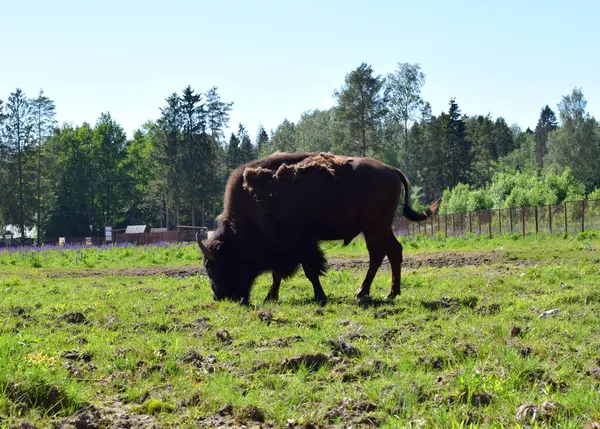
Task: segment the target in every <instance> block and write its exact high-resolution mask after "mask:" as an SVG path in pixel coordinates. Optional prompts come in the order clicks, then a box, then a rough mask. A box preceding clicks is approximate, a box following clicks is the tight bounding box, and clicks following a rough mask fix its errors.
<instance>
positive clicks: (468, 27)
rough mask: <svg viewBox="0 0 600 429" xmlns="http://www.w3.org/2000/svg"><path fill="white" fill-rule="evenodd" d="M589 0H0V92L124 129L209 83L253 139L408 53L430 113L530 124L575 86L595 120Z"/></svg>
mask: <svg viewBox="0 0 600 429" xmlns="http://www.w3.org/2000/svg"><path fill="white" fill-rule="evenodd" d="M599 26H600V2H599V1H597V0H589V1H566V0H565V1H562V0H560V1H557V0H546V1H537V0H535V1H527V2H525V1H516V0H510V1H502V2H493V4H492V2H484V1H460V0H458V1H454V2H450V1H442V0H435V1H433V0H431V1H427V0H423V1H400V0H396V1H393V0H390V1H375V0H372V1H348V0H347V1H338V0H335V1H325V0H321V1H312V0H305V1H299V2H289V1H283V0H279V1H252V2H250V1H241V0H238V1H226V0H214V1H211V2H207V1H192V0H190V1H183V0H170V1H166V2H165V1H161V2H157V1H152V0H150V1H139V0H121V1H114V0H103V1H95V0H90V1H80V0H79V1H74V0H55V1H47V0H43V1H42V0H35V1H34V0H0V28H1V41H2V44H1V46H2V48H1V54H0V98H1V99H3V100H6V99H7V98H8V95H9V93H10V92H12V91H14V90H15V89H16V88H17V87H20V88H21V89H23V90H24V91H25V93H26V94H27V95H29V96H34V95H36V94H37V92H38V91H39V89H40V88H41V89H43V90H44V92H45V94H46V95H47V96H49V97H50V98H52V99H53V100H54V101H55V103H56V107H57V118H58V120H59V122H61V123H62V122H63V121H69V122H73V123H74V124H76V125H78V124H81V123H82V122H84V121H88V122H91V123H95V122H96V120H97V118H98V117H99V115H100V113H102V112H106V111H110V113H111V114H112V116H113V117H114V118H115V119H116V120H117V121H118V122H119V123H120V124H121V125H122V126H123V127H124V128H125V130H126V131H127V132H128V135H130V136H131V133H132V131H133V130H134V129H136V128H138V127H139V126H141V125H142V124H143V123H144V122H145V121H146V120H148V119H156V118H158V117H159V114H160V113H159V108H160V107H161V106H163V105H164V99H165V98H166V97H167V96H168V95H169V94H171V93H172V92H179V91H181V89H183V88H184V87H185V86H186V85H188V84H190V85H191V86H192V87H193V88H194V89H196V90H197V91H205V90H207V89H209V88H210V87H212V86H217V87H218V88H219V92H220V94H221V95H222V98H223V99H224V100H226V101H233V102H234V103H235V104H234V108H233V111H232V114H231V122H230V126H231V127H232V128H234V127H236V126H237V123H238V122H242V123H243V124H245V125H246V127H247V128H248V130H249V132H250V135H251V136H252V137H253V138H254V136H255V135H256V130H257V127H258V124H259V123H262V124H263V125H264V126H265V128H266V129H267V130H270V129H272V128H276V127H277V125H278V124H279V123H281V121H282V120H283V119H284V118H288V119H290V120H292V121H294V122H296V121H297V120H298V119H299V117H300V114H301V113H302V112H303V111H305V110H309V109H315V108H328V107H330V106H332V104H333V102H334V100H333V98H332V93H333V91H334V90H335V89H336V88H339V87H340V86H341V85H342V84H343V81H344V76H345V75H346V74H347V73H348V72H350V71H351V70H352V69H354V68H356V67H357V66H359V65H360V64H361V63H362V62H366V63H368V64H371V65H372V66H373V68H374V70H375V72H376V73H378V74H382V75H385V74H387V73H388V72H392V71H393V70H394V69H395V67H396V63H398V62H410V63H419V64H421V67H422V69H423V71H424V72H425V74H426V83H425V87H424V90H423V96H424V98H425V99H426V100H427V101H429V102H430V103H431V105H432V107H433V112H434V114H439V112H440V111H442V110H446V109H447V106H448V101H449V99H450V97H456V100H457V102H458V104H459V106H460V108H461V109H462V111H463V113H466V114H469V115H472V114H486V113H488V112H489V113H491V114H492V115H493V116H494V117H496V116H503V117H504V118H505V119H506V120H507V122H508V123H509V124H512V123H515V122H516V123H518V124H519V125H520V126H521V127H522V128H526V127H528V126H530V127H534V126H535V123H536V121H537V118H538V115H539V111H540V109H541V107H542V106H543V105H545V104H549V105H550V107H552V108H553V109H555V108H556V104H557V103H558V102H559V101H560V98H561V96H562V95H564V94H567V93H570V92H571V90H572V89H573V88H574V87H582V89H583V93H584V95H585V97H586V98H587V100H588V110H589V112H590V113H591V114H593V115H594V116H596V118H600V78H599V76H600V54H599V52H600V43H599V42H600V28H599Z"/></svg>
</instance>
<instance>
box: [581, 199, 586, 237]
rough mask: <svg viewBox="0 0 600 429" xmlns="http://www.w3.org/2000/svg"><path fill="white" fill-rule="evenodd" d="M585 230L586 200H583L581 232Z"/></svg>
mask: <svg viewBox="0 0 600 429" xmlns="http://www.w3.org/2000/svg"><path fill="white" fill-rule="evenodd" d="M584 231H585V200H581V232H584Z"/></svg>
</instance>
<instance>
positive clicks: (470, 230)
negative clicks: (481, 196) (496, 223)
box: [469, 212, 473, 234]
mask: <svg viewBox="0 0 600 429" xmlns="http://www.w3.org/2000/svg"><path fill="white" fill-rule="evenodd" d="M469 233H471V234H473V212H470V213H469Z"/></svg>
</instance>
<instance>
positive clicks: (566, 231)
mask: <svg viewBox="0 0 600 429" xmlns="http://www.w3.org/2000/svg"><path fill="white" fill-rule="evenodd" d="M568 226H569V224H568V223H567V202H566V201H565V234H567V233H568V232H569V228H568Z"/></svg>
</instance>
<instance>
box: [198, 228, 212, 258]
mask: <svg viewBox="0 0 600 429" xmlns="http://www.w3.org/2000/svg"><path fill="white" fill-rule="evenodd" d="M196 240H197V241H198V246H200V250H202V253H203V254H204V257H205V258H206V259H209V260H211V261H214V260H215V254H214V253H213V252H212V250H210V249H209V248H208V247H206V246H205V245H204V243H203V242H202V239H201V238H200V235H199V234H196Z"/></svg>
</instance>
